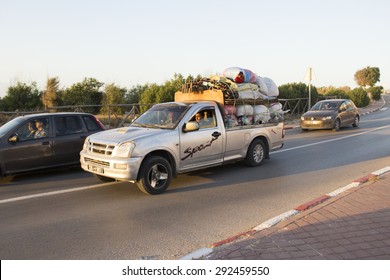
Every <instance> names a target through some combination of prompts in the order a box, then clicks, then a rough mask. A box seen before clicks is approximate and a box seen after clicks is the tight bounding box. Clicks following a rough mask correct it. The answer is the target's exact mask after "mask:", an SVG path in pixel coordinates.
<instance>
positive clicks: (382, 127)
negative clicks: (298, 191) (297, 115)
mask: <svg viewBox="0 0 390 280" xmlns="http://www.w3.org/2000/svg"><path fill="white" fill-rule="evenodd" d="M388 127H390V125H385V126H381V127H377V128H374V129H371V130H367V131H363V132H360V133H356V134H352V135H347V136H343V137H339V138H334V139H330V140H324V141H320V142H315V143H310V144H306V145H302V146H297V147H292V148H287V149H281V150H278V151H273V152H270V154H278V153H283V152H288V151H292V150H297V149H302V148H306V147H310V146H316V145H321V144H325V143H329V142H334V141H339V140H343V139H347V138H352V137H356V136H360V135H363V134H367V133H371V132H373V131H377V130H381V129H385V128H388Z"/></svg>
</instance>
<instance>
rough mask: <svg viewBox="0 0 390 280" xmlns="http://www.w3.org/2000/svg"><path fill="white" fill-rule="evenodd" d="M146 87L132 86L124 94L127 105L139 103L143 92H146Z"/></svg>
mask: <svg viewBox="0 0 390 280" xmlns="http://www.w3.org/2000/svg"><path fill="white" fill-rule="evenodd" d="M147 87H148V86H147V85H142V86H141V85H137V86H133V87H132V88H131V89H130V90H129V92H128V93H127V94H126V96H125V98H126V102H127V103H128V104H136V103H139V102H140V99H141V96H142V94H143V92H144V91H145V90H146V88H147Z"/></svg>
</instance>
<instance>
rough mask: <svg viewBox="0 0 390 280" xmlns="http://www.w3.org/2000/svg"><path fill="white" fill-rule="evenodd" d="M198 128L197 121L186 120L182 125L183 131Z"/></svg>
mask: <svg viewBox="0 0 390 280" xmlns="http://www.w3.org/2000/svg"><path fill="white" fill-rule="evenodd" d="M196 130H199V124H198V123H197V122H187V123H185V124H184V125H183V132H191V131H196Z"/></svg>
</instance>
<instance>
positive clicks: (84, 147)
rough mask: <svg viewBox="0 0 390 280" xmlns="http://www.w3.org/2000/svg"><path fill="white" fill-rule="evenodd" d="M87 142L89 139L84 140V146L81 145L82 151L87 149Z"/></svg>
mask: <svg viewBox="0 0 390 280" xmlns="http://www.w3.org/2000/svg"><path fill="white" fill-rule="evenodd" d="M88 142H89V137H87V138H85V141H84V145H83V150H84V151H86V150H87V149H88Z"/></svg>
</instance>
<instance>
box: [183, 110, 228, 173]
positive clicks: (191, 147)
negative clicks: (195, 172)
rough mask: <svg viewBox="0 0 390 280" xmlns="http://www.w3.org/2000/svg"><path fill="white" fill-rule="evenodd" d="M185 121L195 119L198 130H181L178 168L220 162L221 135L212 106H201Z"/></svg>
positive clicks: (219, 125)
mask: <svg viewBox="0 0 390 280" xmlns="http://www.w3.org/2000/svg"><path fill="white" fill-rule="evenodd" d="M187 121H196V122H197V123H198V124H199V130H197V131H191V132H181V136H180V169H182V170H184V169H190V168H194V167H198V166H206V165H211V164H216V163H220V162H221V161H222V156H223V144H224V143H223V139H224V137H223V135H222V129H221V126H222V125H223V124H218V123H217V118H216V112H215V108H214V107H207V108H202V109H201V110H199V111H198V112H197V113H196V114H195V115H193V116H191V117H190V119H188V120H187Z"/></svg>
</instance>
